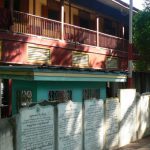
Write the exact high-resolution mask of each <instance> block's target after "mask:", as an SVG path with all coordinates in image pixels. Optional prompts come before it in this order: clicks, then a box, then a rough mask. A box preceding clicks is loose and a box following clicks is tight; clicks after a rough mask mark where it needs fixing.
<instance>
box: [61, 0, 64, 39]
mask: <svg viewBox="0 0 150 150" xmlns="http://www.w3.org/2000/svg"><path fill="white" fill-rule="evenodd" d="M61 40H64V0H61Z"/></svg>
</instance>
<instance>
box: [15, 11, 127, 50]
mask: <svg viewBox="0 0 150 150" xmlns="http://www.w3.org/2000/svg"><path fill="white" fill-rule="evenodd" d="M13 16H14V23H13V28H12V30H13V32H17V33H24V34H33V35H39V36H45V37H49V38H55V39H61V37H62V36H61V34H62V32H61V30H62V26H61V22H59V21H55V20H51V19H47V18H43V17H39V16H35V15H31V14H27V13H23V12H18V11H14V14H13ZM63 33H64V35H63V39H64V40H66V41H67V42H72V43H80V44H86V45H92V46H99V47H104V48H109V49H115V50H121V51H127V49H128V41H127V40H125V39H122V38H119V37H116V36H111V35H108V34H104V33H101V32H99V33H98V34H97V31H93V30H89V29H86V28H81V27H78V26H74V25H71V24H67V23H64V32H63Z"/></svg>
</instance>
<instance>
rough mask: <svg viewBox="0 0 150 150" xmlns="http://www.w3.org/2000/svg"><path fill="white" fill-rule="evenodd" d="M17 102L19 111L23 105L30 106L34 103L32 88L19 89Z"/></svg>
mask: <svg viewBox="0 0 150 150" xmlns="http://www.w3.org/2000/svg"><path fill="white" fill-rule="evenodd" d="M16 103H17V111H19V109H20V108H21V107H25V106H29V105H30V104H31V103H32V90H28V89H25V90H24V89H23V90H17V92H16Z"/></svg>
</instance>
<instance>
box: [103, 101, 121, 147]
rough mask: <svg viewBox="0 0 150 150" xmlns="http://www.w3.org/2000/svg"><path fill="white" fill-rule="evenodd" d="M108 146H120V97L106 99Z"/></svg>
mask: <svg viewBox="0 0 150 150" xmlns="http://www.w3.org/2000/svg"><path fill="white" fill-rule="evenodd" d="M105 120H106V121H105V128H106V148H107V149H109V148H112V147H118V144H119V137H118V132H119V99H117V98H111V99H106V104H105Z"/></svg>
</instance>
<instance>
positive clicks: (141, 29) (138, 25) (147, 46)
mask: <svg viewBox="0 0 150 150" xmlns="http://www.w3.org/2000/svg"><path fill="white" fill-rule="evenodd" d="M133 40H134V44H135V46H136V48H137V49H138V51H139V54H140V60H138V61H137V63H136V68H137V69H138V70H141V71H147V70H150V0H145V9H144V10H143V11H139V12H138V13H137V14H136V15H135V16H134V21H133Z"/></svg>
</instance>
